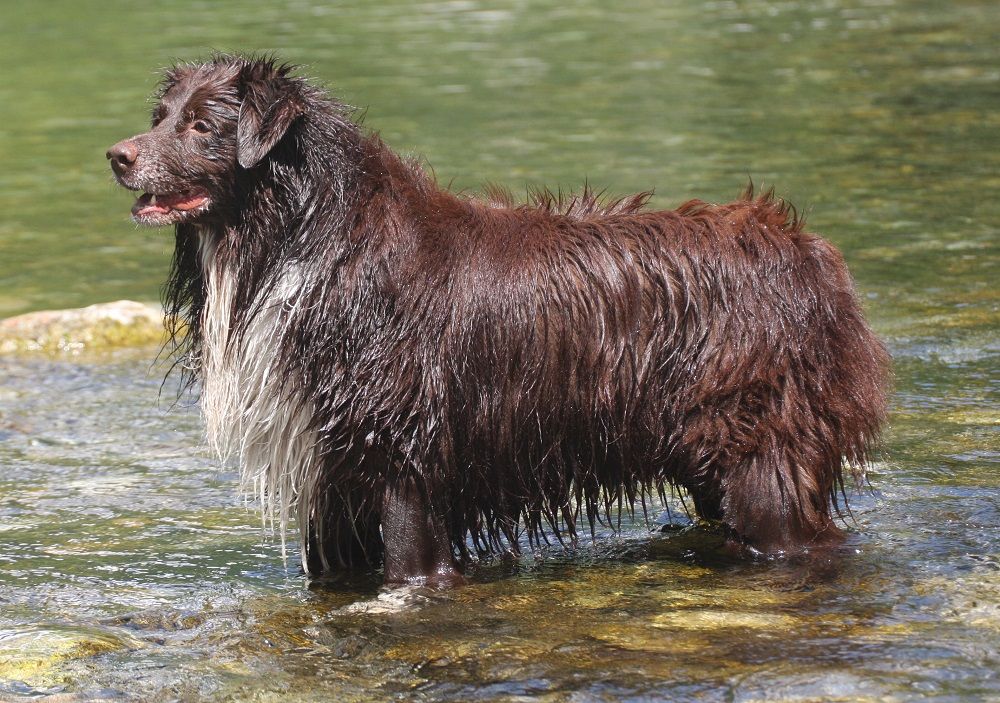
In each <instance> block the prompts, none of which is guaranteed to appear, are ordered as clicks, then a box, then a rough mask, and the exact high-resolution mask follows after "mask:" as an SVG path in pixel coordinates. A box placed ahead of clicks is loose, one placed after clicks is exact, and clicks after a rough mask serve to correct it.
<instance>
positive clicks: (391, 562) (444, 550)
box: [382, 476, 465, 586]
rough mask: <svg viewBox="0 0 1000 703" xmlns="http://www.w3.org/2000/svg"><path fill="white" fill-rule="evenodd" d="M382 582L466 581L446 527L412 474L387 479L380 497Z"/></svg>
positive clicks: (435, 583)
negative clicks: (394, 479)
mask: <svg viewBox="0 0 1000 703" xmlns="http://www.w3.org/2000/svg"><path fill="white" fill-rule="evenodd" d="M382 540H383V542H384V543H385V559H384V565H385V582H386V584H390V585H398V584H406V583H414V584H425V585H428V586H457V585H459V584H462V583H464V582H465V578H464V577H463V576H462V572H461V569H460V567H459V565H458V562H456V560H455V557H454V555H453V553H452V549H451V539H450V537H449V535H448V530H447V527H446V526H445V524H444V521H443V520H442V519H441V518H440V516H438V515H436V514H435V513H434V511H433V510H432V508H431V505H430V501H429V500H428V496H427V491H426V489H425V488H424V486H422V485H418V483H417V482H416V481H415V480H414V479H413V478H412V477H402V476H401V477H399V478H398V479H397V480H396V481H394V482H391V483H387V485H386V488H385V495H384V497H383V500H382Z"/></svg>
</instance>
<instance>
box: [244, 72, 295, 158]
mask: <svg viewBox="0 0 1000 703" xmlns="http://www.w3.org/2000/svg"><path fill="white" fill-rule="evenodd" d="M244 80H245V82H244V94H243V102H242V104H241V105H240V118H239V122H238V124H237V126H236V159H237V161H239V164H240V166H242V167H243V168H253V167H254V166H256V165H257V164H259V163H260V162H261V160H262V159H263V158H264V157H265V156H267V155H268V153H269V152H270V151H271V149H273V148H274V146H275V144H277V143H278V142H279V141H281V138H282V137H283V136H285V133H286V132H287V131H288V128H289V127H291V126H292V124H294V123H295V120H297V119H298V118H299V117H300V116H301V115H302V114H303V113H304V112H305V103H304V101H303V99H302V96H301V95H300V91H299V86H298V84H297V83H295V82H294V81H293V80H290V79H286V78H284V76H280V77H277V78H271V79H270V80H268V79H266V78H265V79H261V78H260V77H259V76H248V77H245V78H244Z"/></svg>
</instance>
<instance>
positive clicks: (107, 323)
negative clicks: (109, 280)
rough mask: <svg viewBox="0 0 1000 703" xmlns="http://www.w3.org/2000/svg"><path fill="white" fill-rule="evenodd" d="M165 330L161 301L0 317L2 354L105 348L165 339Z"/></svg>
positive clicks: (74, 351) (148, 343)
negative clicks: (159, 302) (0, 318)
mask: <svg viewBox="0 0 1000 703" xmlns="http://www.w3.org/2000/svg"><path fill="white" fill-rule="evenodd" d="M164 335H165V332H164V327H163V310H162V308H160V306H158V305H149V304H146V303H137V302H135V301H132V300H119V301H117V302H114V303H100V304H98V305H91V306H89V307H85V308H77V309H73V310H46V311H42V312H32V313H28V314H26V315H18V316H17V317H10V318H7V319H6V320H0V354H13V353H26V352H29V353H30V352H40V353H45V354H75V353H80V352H83V351H103V350H110V349H120V348H123V347H137V346H146V345H153V344H160V343H162V342H163V341H164Z"/></svg>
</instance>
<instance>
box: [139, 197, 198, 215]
mask: <svg viewBox="0 0 1000 703" xmlns="http://www.w3.org/2000/svg"><path fill="white" fill-rule="evenodd" d="M152 199H153V196H152V195H150V194H149V193H143V194H142V195H141V196H140V197H139V199H138V200H136V201H135V205H134V206H133V207H132V212H133V213H134V214H140V213H141V214H150V213H153V212H156V213H160V214H166V213H168V212H170V211H171V210H193V209H194V208H196V207H198V206H199V205H201V204H203V203H204V202H205V201H206V200H207V199H208V198H207V197H205V196H204V195H198V194H190V195H188V194H182V193H176V194H171V195H157V196H156V203H155V204H154V203H152V202H151V201H152Z"/></svg>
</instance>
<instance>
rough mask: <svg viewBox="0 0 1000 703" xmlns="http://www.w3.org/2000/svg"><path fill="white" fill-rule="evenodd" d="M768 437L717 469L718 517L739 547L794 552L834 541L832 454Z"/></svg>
mask: <svg viewBox="0 0 1000 703" xmlns="http://www.w3.org/2000/svg"><path fill="white" fill-rule="evenodd" d="M788 445H789V446H783V445H782V444H781V443H780V442H778V441H776V440H773V441H771V442H767V443H765V444H763V445H762V446H760V447H758V448H757V450H756V451H755V452H754V453H751V454H749V455H746V456H744V457H743V458H742V460H741V461H740V462H739V464H738V465H737V466H734V467H729V468H728V469H727V470H726V472H725V473H724V474H723V475H722V491H721V493H722V501H721V505H720V508H721V512H722V515H721V519H722V523H723V525H724V526H725V528H726V531H727V536H728V541H729V545H730V547H731V548H733V549H735V550H736V551H738V552H746V551H749V552H750V553H751V554H753V553H758V554H763V555H781V554H795V553H801V552H804V551H812V550H817V549H822V548H824V547H830V546H834V545H837V544H839V543H840V542H841V541H842V540H843V537H844V534H843V531H842V530H841V529H840V528H839V527H837V525H836V524H835V523H834V521H833V518H832V515H831V507H830V496H831V493H832V490H831V489H832V482H833V481H834V480H835V476H836V472H837V471H838V466H836V465H834V464H833V460H832V459H829V458H827V459H825V460H824V459H823V458H822V457H820V456H810V455H809V453H803V452H802V451H800V448H797V447H796V446H794V444H793V441H792V440H789V442H788Z"/></svg>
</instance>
